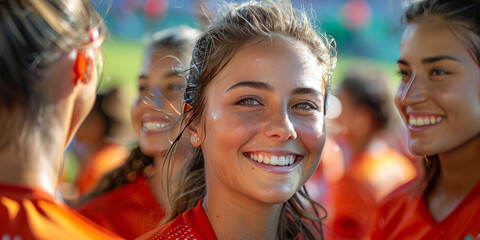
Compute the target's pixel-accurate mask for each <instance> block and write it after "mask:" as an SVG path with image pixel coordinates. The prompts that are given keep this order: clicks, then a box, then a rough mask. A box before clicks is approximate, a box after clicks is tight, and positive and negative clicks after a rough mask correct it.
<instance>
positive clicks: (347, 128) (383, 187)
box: [319, 65, 416, 239]
mask: <svg viewBox="0 0 480 240" xmlns="http://www.w3.org/2000/svg"><path fill="white" fill-rule="evenodd" d="M357 66H358V65H357ZM391 92H392V91H391V89H390V88H389V86H388V78H387V77H386V76H385V74H384V73H383V72H382V71H380V70H379V69H375V68H372V67H366V66H361V65H360V66H358V69H357V68H356V69H351V70H350V71H349V74H348V75H347V76H346V77H345V78H344V79H343V80H342V81H341V82H340V84H339V86H338V88H337V91H336V96H337V98H338V99H339V101H340V103H341V105H342V106H341V113H340V115H339V116H338V117H337V118H336V119H335V121H334V122H333V123H332V124H334V125H332V126H333V128H331V129H332V131H331V132H329V133H331V134H332V135H333V136H334V139H335V140H337V141H338V142H339V143H340V147H341V148H342V149H343V153H344V157H345V171H344V173H343V174H342V176H340V177H339V178H338V179H333V180H329V179H326V181H325V193H324V197H323V199H321V200H320V201H319V202H321V203H322V204H323V205H324V206H325V208H326V209H327V212H328V218H327V219H326V221H325V225H326V228H327V229H326V230H325V235H326V237H327V238H328V239H338V238H341V239H363V238H364V237H365V236H366V235H367V234H368V231H369V229H370V227H371V223H372V221H373V215H374V210H375V205H376V203H377V202H378V201H379V200H381V199H382V198H383V197H385V196H386V195H387V194H389V193H390V192H391V191H393V190H394V189H395V188H397V187H399V186H400V185H402V184H405V183H406V182H408V181H410V180H412V179H413V178H414V177H415V175H416V170H415V166H414V165H413V163H412V161H411V160H410V159H408V158H407V157H406V156H404V155H402V154H400V153H399V152H397V151H396V150H394V149H393V147H392V146H390V143H389V139H388V137H389V136H391V135H390V131H389V130H390V128H392V127H396V124H398V121H395V120H396V119H395V115H393V96H392V94H391ZM341 160H342V159H340V161H341ZM325 167H327V168H326V169H323V171H324V172H326V173H328V172H329V171H330V170H329V169H328V166H325Z"/></svg>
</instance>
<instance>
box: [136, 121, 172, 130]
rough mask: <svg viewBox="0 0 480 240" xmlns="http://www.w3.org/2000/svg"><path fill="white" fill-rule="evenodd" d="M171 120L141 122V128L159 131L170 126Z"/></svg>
mask: <svg viewBox="0 0 480 240" xmlns="http://www.w3.org/2000/svg"><path fill="white" fill-rule="evenodd" d="M171 125H172V122H143V123H142V129H143V130H144V131H161V130H165V129H166V128H170V126H171Z"/></svg>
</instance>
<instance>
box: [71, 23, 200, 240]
mask: <svg viewBox="0 0 480 240" xmlns="http://www.w3.org/2000/svg"><path fill="white" fill-rule="evenodd" d="M198 35H199V31H198V30H195V29H192V28H189V27H186V26H182V27H176V28H172V29H168V30H164V31H160V32H158V33H156V34H154V35H153V36H152V38H151V39H150V41H149V44H148V47H147V48H146V53H145V58H144V61H143V64H142V68H141V73H140V77H139V79H138V81H139V88H138V90H139V97H138V98H137V100H136V101H135V102H134V104H133V106H132V108H131V119H132V124H133V129H134V132H135V134H136V135H137V137H138V141H139V146H138V147H137V148H135V149H134V150H132V152H131V154H130V156H129V157H128V158H127V160H126V162H125V163H124V164H123V165H122V166H120V167H118V168H116V169H114V170H113V171H111V172H110V173H108V174H106V175H105V176H104V177H103V178H102V179H101V180H100V181H99V183H98V184H97V186H96V188H95V189H94V190H93V191H92V192H91V193H89V194H88V195H87V196H86V197H85V198H84V199H82V200H81V203H80V204H82V203H85V204H84V205H82V206H80V207H79V212H80V213H82V214H84V215H85V216H86V217H88V218H90V219H92V220H93V221H95V222H97V223H98V224H100V225H102V226H104V227H106V228H108V229H110V230H112V231H113V232H115V233H117V234H119V235H120V236H123V237H125V238H127V239H132V238H135V237H138V236H139V235H140V234H142V233H144V232H146V231H148V230H150V229H152V228H153V227H155V226H157V225H158V223H159V222H160V221H161V220H162V219H163V218H164V216H165V214H166V212H167V214H168V206H169V205H168V204H169V201H168V199H167V192H166V189H167V186H166V178H167V177H168V174H171V175H175V172H176V170H174V171H173V172H167V171H166V167H165V166H168V165H167V164H166V163H164V160H165V156H166V153H167V150H168V149H169V148H170V146H171V143H172V142H173V141H174V140H175V137H176V136H177V135H178V133H179V129H180V125H181V121H180V119H181V112H182V99H183V94H184V91H185V88H186V86H187V83H186V79H185V77H184V76H181V75H179V74H180V73H181V72H182V71H183V70H184V68H185V65H186V64H188V62H189V61H190V59H191V55H192V49H193V46H194V43H195V38H196V37H197V36H198ZM179 148H180V151H179V152H178V154H177V155H176V156H175V158H176V159H177V160H176V161H177V163H176V164H177V165H176V166H174V169H177V168H178V166H179V165H181V164H182V163H183V162H184V161H185V159H187V158H189V157H190V155H191V151H192V150H191V146H190V145H189V144H188V139H180V140H179ZM174 183H175V182H173V183H171V184H172V185H171V186H170V188H172V189H175V184H174Z"/></svg>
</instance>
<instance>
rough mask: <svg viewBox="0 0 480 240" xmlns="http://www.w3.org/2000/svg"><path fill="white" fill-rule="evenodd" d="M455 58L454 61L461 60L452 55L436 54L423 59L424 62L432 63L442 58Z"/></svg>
mask: <svg viewBox="0 0 480 240" xmlns="http://www.w3.org/2000/svg"><path fill="white" fill-rule="evenodd" d="M446 59H448V60H453V61H457V62H458V61H459V60H458V59H456V58H454V57H450V56H434V57H428V58H424V59H423V60H422V63H432V62H436V61H440V60H446Z"/></svg>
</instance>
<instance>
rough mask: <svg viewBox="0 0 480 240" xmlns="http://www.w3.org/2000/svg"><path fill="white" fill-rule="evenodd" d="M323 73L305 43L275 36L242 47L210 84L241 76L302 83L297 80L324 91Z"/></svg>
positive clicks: (252, 78)
mask: <svg viewBox="0 0 480 240" xmlns="http://www.w3.org/2000/svg"><path fill="white" fill-rule="evenodd" d="M325 74H326V73H325V70H323V69H322V67H321V66H320V64H319V62H318V60H317V58H316V57H315V56H314V55H313V54H312V53H311V51H310V50H309V49H308V47H307V45H306V44H305V43H303V42H301V41H298V40H292V39H288V38H286V37H281V36H274V37H272V38H265V39H257V40H253V41H250V42H247V43H246V44H244V45H243V46H242V47H240V48H239V49H238V50H237V51H236V53H235V55H234V56H233V57H232V59H231V60H230V61H229V62H228V64H227V65H226V66H225V68H224V69H223V70H222V71H220V73H219V75H218V76H217V77H216V78H215V79H214V80H213V81H214V82H217V83H218V82H219V80H220V79H223V78H222V76H227V75H235V76H240V75H242V78H246V79H243V80H247V79H248V78H251V79H250V80H261V79H258V78H259V77H260V78H262V77H264V79H269V78H270V79H271V78H281V79H286V78H290V79H298V80H302V81H297V83H299V84H301V83H302V82H303V83H307V82H314V84H315V85H317V86H319V88H322V89H323V88H324V83H323V78H324V75H325Z"/></svg>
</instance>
